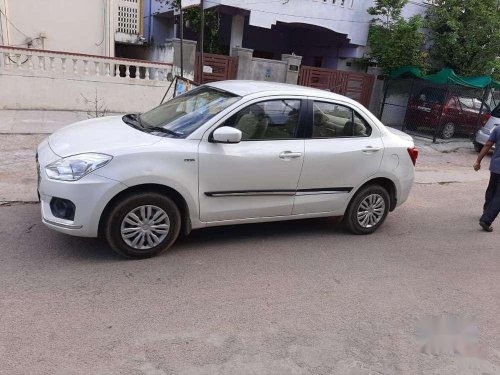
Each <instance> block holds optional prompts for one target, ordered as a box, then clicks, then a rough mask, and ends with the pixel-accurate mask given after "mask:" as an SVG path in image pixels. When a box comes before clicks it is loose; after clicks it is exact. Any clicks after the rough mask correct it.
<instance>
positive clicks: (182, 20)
mask: <svg viewBox="0 0 500 375" xmlns="http://www.w3.org/2000/svg"><path fill="white" fill-rule="evenodd" d="M179 23H180V25H179V26H180V28H181V30H180V37H181V78H184V10H183V9H182V5H181V14H180V19H179Z"/></svg>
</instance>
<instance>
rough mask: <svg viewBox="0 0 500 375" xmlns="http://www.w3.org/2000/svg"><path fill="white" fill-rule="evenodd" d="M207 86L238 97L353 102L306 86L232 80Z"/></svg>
mask: <svg viewBox="0 0 500 375" xmlns="http://www.w3.org/2000/svg"><path fill="white" fill-rule="evenodd" d="M207 86H210V87H214V88H217V89H220V90H224V91H228V92H230V93H232V94H235V95H238V96H248V95H253V94H257V93H265V94H274V95H304V96H315V97H318V96H319V97H323V98H325V99H340V100H343V101H348V102H351V103H354V101H353V100H352V99H350V98H347V97H345V96H342V95H339V94H335V93H332V92H329V91H326V90H320V89H314V88H311V87H306V86H298V85H291V84H287V83H277V82H266V81H245V80H232V81H218V82H212V83H208V84H207Z"/></svg>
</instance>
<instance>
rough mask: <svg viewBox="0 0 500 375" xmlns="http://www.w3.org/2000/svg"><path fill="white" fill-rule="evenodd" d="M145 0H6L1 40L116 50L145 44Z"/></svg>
mask: <svg viewBox="0 0 500 375" xmlns="http://www.w3.org/2000/svg"><path fill="white" fill-rule="evenodd" d="M142 11H143V0H44V1H38V0H0V44H2V45H6V46H16V47H24V48H35V49H45V50H55V51H65V52H74V53H82V54H91V55H101V56H115V44H141V43H143V38H142V20H143V14H142Z"/></svg>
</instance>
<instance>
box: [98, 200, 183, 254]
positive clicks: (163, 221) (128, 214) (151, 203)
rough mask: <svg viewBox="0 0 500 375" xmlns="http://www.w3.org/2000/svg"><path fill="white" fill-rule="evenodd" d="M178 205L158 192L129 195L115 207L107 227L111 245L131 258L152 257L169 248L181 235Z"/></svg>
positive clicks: (106, 231) (106, 232) (107, 237)
mask: <svg viewBox="0 0 500 375" xmlns="http://www.w3.org/2000/svg"><path fill="white" fill-rule="evenodd" d="M180 228H181V215H180V213H179V209H178V208H177V206H176V204H175V203H174V202H173V201H172V200H171V199H170V198H168V197H167V196H164V195H162V194H158V193H140V194H134V195H131V196H128V197H126V198H124V199H123V200H121V201H120V202H118V204H116V205H115V206H114V207H113V209H112V210H111V212H110V214H109V216H108V220H107V223H106V227H105V237H106V240H107V242H108V244H109V246H110V247H111V248H112V249H113V250H114V251H116V252H117V253H119V254H120V255H123V256H126V257H129V258H136V259H142V258H149V257H152V256H155V255H157V254H159V253H161V252H163V251H165V250H167V249H168V248H169V247H170V246H171V245H172V244H173V243H174V241H175V240H176V239H177V237H178V236H179V232H180Z"/></svg>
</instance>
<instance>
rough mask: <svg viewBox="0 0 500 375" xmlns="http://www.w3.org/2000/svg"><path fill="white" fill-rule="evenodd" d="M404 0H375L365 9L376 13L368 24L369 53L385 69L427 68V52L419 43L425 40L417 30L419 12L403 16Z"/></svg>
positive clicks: (419, 20) (421, 23)
mask: <svg viewBox="0 0 500 375" xmlns="http://www.w3.org/2000/svg"><path fill="white" fill-rule="evenodd" d="M406 3H407V0H377V1H376V3H375V6H374V7H371V8H369V9H368V13H369V14H371V15H373V16H376V17H375V18H374V20H373V22H372V24H371V26H370V33H369V36H368V41H369V44H370V56H371V57H372V59H374V60H376V62H377V64H378V66H379V67H381V68H382V69H383V70H384V72H385V73H389V72H390V71H391V70H392V69H394V68H398V67H401V66H405V65H414V66H417V67H419V68H421V69H422V70H425V68H426V60H427V56H428V54H427V52H425V51H423V49H422V45H423V43H424V40H425V36H424V34H423V33H422V32H421V31H420V30H421V28H422V27H423V20H422V17H420V16H414V17H411V18H410V19H409V20H405V19H404V18H403V17H401V11H402V9H403V7H404V6H405V5H406Z"/></svg>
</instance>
